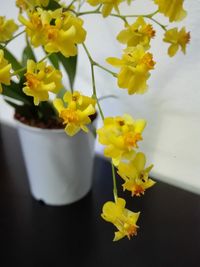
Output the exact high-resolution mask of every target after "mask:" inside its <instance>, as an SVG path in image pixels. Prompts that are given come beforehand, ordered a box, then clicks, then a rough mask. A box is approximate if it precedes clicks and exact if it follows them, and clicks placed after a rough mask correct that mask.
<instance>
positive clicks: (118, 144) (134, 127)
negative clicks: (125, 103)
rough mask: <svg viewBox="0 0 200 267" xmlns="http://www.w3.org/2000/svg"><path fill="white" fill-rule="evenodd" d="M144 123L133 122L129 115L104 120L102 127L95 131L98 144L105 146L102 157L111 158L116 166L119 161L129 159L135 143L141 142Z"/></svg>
mask: <svg viewBox="0 0 200 267" xmlns="http://www.w3.org/2000/svg"><path fill="white" fill-rule="evenodd" d="M145 125H146V121H145V120H143V119H141V120H134V119H133V118H132V117H131V116H130V115H128V114H125V115H124V116H123V117H115V118H113V117H108V118H105V119H104V125H103V127H102V128H100V129H98V130H97V134H98V137H99V142H100V143H101V144H102V145H105V146H106V147H105V149H104V155H105V156H106V157H110V158H112V162H113V164H114V165H115V166H117V165H118V164H119V162H120V160H121V159H123V158H126V159H131V158H132V157H133V156H134V154H135V151H134V150H133V149H135V148H137V147H138V145H137V142H138V141H140V140H142V135H141V134H142V131H143V130H144V128H145Z"/></svg>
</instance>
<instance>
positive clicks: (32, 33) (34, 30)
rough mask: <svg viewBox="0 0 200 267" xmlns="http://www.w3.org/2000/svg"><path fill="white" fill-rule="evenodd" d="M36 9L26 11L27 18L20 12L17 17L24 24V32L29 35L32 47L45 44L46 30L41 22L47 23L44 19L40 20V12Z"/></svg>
mask: <svg viewBox="0 0 200 267" xmlns="http://www.w3.org/2000/svg"><path fill="white" fill-rule="evenodd" d="M38 10H39V9H38ZM38 10H35V11H28V12H27V15H28V19H26V18H24V17H23V16H22V15H21V14H20V15H19V17H18V19H19V21H20V22H21V23H22V24H23V25H24V26H26V33H27V35H28V36H29V37H30V40H31V44H32V45H33V46H34V47H38V46H40V45H44V44H45V34H46V32H45V29H44V26H43V23H48V21H47V22H46V19H43V21H42V18H41V14H40V13H39V11H38Z"/></svg>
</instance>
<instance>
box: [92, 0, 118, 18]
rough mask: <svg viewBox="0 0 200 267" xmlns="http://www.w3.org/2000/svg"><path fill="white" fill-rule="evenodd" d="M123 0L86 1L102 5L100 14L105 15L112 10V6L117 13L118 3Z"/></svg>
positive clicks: (94, 4)
mask: <svg viewBox="0 0 200 267" xmlns="http://www.w3.org/2000/svg"><path fill="white" fill-rule="evenodd" d="M122 1H123V0H87V2H88V3H89V4H90V5H92V6H97V5H103V7H102V11H101V12H102V15H103V17H104V18H105V17H107V16H109V15H110V13H111V12H112V10H113V8H114V9H115V10H116V11H117V12H118V13H119V4H120V3H121V2H122Z"/></svg>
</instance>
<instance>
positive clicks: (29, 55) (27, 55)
mask: <svg viewBox="0 0 200 267" xmlns="http://www.w3.org/2000/svg"><path fill="white" fill-rule="evenodd" d="M28 59H32V60H34V61H35V62H36V61H37V60H36V57H35V54H34V52H33V50H32V47H31V46H30V44H29V43H27V46H26V47H25V48H24V51H23V53H22V65H23V66H26V64H27V60H28Z"/></svg>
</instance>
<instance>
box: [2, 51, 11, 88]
mask: <svg viewBox="0 0 200 267" xmlns="http://www.w3.org/2000/svg"><path fill="white" fill-rule="evenodd" d="M11 67H12V66H11V64H9V63H8V61H7V60H6V59H5V58H4V51H3V50H2V49H0V93H2V85H1V84H2V83H3V84H5V85H10V78H11V73H10V70H11Z"/></svg>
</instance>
